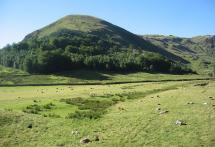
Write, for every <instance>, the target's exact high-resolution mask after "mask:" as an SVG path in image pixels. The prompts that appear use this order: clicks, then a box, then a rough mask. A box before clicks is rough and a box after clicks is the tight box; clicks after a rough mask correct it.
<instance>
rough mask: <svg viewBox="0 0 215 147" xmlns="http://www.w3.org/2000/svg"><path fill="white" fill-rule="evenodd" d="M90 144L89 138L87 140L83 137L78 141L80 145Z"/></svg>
mask: <svg viewBox="0 0 215 147" xmlns="http://www.w3.org/2000/svg"><path fill="white" fill-rule="evenodd" d="M90 142H91V140H90V139H89V138H87V137H84V138H82V139H81V140H80V143H81V144H87V143H90Z"/></svg>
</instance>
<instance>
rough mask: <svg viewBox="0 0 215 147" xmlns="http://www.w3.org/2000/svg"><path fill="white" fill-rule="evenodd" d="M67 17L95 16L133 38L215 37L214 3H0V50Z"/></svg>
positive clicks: (124, 0)
mask: <svg viewBox="0 0 215 147" xmlns="http://www.w3.org/2000/svg"><path fill="white" fill-rule="evenodd" d="M69 14H84V15H91V16H96V17H99V18H102V19H105V20H107V21H109V22H111V23H113V24H116V25H118V26H120V27H123V28H125V29H127V30H129V31H131V32H133V33H136V34H163V35H176V36H182V37H191V36H196V35H206V34H211V35H214V34H215V0H0V47H3V46H5V45H6V44H8V43H13V42H18V41H21V40H22V39H23V38H24V36H25V35H27V34H28V33H31V32H32V31H34V30H36V29H39V28H41V27H44V26H46V25H48V24H50V23H52V22H53V21H56V20H57V19H59V18H61V17H63V16H65V15H69Z"/></svg>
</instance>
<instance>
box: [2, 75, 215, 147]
mask: <svg viewBox="0 0 215 147" xmlns="http://www.w3.org/2000/svg"><path fill="white" fill-rule="evenodd" d="M122 77H123V75H122ZM166 77H167V76H166ZM214 88H215V82H214V81H213V80H210V81H209V80H192V81H169V82H167V81H166V82H162V81H161V82H142V83H125V84H109V85H52V86H12V87H0V126H1V127H0V146H24V147H25V146H26V147H29V146H50V147H52V146H80V145H81V144H80V140H81V139H82V138H84V137H86V138H88V139H90V142H89V143H88V144H86V146H92V147H94V146H110V147H111V146H123V147H124V146H128V147H130V146H164V147H166V146H183V147H190V146H205V147H208V146H213V145H214V143H215V134H214V132H215V113H214V111H215V106H214V105H215V101H214V98H210V97H215V91H214ZM177 120H182V121H184V122H185V123H186V125H181V126H180V125H176V121H177ZM96 138H97V140H96Z"/></svg>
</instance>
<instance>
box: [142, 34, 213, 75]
mask: <svg viewBox="0 0 215 147" xmlns="http://www.w3.org/2000/svg"><path fill="white" fill-rule="evenodd" d="M142 38H143V39H144V40H147V41H149V42H151V43H152V44H154V45H156V46H158V47H160V48H163V49H165V50H166V51H168V52H171V53H172V54H175V55H177V56H180V57H181V58H183V59H185V60H187V61H189V62H190V63H191V66H192V68H193V69H195V70H196V71H198V72H200V73H209V72H211V69H212V66H213V63H214V60H215V36H212V35H207V36H197V37H193V38H182V37H176V36H172V35H170V36H163V35H144V36H142Z"/></svg>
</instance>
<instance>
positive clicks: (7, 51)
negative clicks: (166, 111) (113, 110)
mask: <svg viewBox="0 0 215 147" xmlns="http://www.w3.org/2000/svg"><path fill="white" fill-rule="evenodd" d="M177 62H179V63H188V61H186V60H184V59H183V58H181V57H179V56H177V55H175V54H172V53H171V52H169V51H167V50H165V49H163V48H161V47H157V46H155V45H154V44H152V43H150V42H148V41H145V40H144V39H142V38H141V37H140V36H137V35H135V34H132V33H130V32H128V31H126V30H124V29H122V28H120V27H118V26H115V25H113V24H111V23H109V22H106V21H104V20H101V19H98V18H95V17H91V16H82V15H69V16H66V17H64V18H62V19H60V20H58V21H56V22H54V23H52V24H50V25H48V26H46V27H44V28H42V29H40V30H37V31H35V32H33V33H31V34H29V35H27V36H26V37H25V38H24V40H23V41H21V42H20V43H18V44H13V45H10V46H6V47H5V48H3V50H2V51H1V52H0V64H2V65H4V66H7V67H14V68H19V69H23V70H25V71H28V72H31V73H56V72H61V71H66V70H74V69H80V68H81V69H83V68H84V69H96V70H105V71H107V70H108V71H126V72H128V71H147V72H166V73H167V72H168V73H188V72H192V71H191V70H190V69H188V68H187V67H186V66H183V65H182V64H178V63H177Z"/></svg>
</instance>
